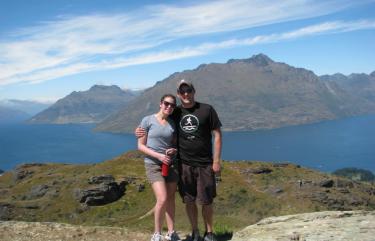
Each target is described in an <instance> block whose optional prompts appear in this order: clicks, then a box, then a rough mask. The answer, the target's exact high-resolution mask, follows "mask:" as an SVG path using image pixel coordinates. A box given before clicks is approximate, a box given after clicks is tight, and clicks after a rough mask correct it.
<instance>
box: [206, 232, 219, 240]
mask: <svg viewBox="0 0 375 241" xmlns="http://www.w3.org/2000/svg"><path fill="white" fill-rule="evenodd" d="M203 240H204V241H217V240H216V237H215V235H214V234H213V233H211V232H210V233H206V234H205V235H204V239H203Z"/></svg>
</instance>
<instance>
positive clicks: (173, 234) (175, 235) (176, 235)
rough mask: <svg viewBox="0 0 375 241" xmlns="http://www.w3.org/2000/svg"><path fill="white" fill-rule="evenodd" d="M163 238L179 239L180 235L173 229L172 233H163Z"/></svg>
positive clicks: (176, 240)
mask: <svg viewBox="0 0 375 241" xmlns="http://www.w3.org/2000/svg"><path fill="white" fill-rule="evenodd" d="M165 240H170V241H181V239H180V237H179V236H178V234H177V233H176V231H173V232H172V233H167V235H165Z"/></svg>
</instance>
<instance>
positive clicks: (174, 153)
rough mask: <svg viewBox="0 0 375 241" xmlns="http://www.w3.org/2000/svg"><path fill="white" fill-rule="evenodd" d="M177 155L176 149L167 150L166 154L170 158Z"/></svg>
mask: <svg viewBox="0 0 375 241" xmlns="http://www.w3.org/2000/svg"><path fill="white" fill-rule="evenodd" d="M176 153H177V149H176V148H168V149H167V150H165V154H166V155H168V156H170V157H172V156H174V155H176Z"/></svg>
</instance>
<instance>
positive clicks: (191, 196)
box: [178, 163, 216, 205]
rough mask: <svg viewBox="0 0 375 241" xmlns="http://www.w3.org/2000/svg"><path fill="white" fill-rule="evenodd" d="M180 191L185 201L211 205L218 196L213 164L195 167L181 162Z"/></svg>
mask: <svg viewBox="0 0 375 241" xmlns="http://www.w3.org/2000/svg"><path fill="white" fill-rule="evenodd" d="M180 165H181V166H180V182H179V188H178V189H179V192H180V195H181V198H182V201H183V202H184V203H191V202H195V201H197V202H198V204H200V205H209V204H211V203H212V202H213V200H214V197H216V183H215V173H214V171H213V170H212V165H208V166H206V167H193V166H189V165H186V164H183V163H181V164H180Z"/></svg>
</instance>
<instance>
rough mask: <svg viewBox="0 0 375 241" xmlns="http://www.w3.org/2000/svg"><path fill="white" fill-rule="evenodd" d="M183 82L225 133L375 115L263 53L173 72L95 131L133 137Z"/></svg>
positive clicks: (359, 101)
mask: <svg viewBox="0 0 375 241" xmlns="http://www.w3.org/2000/svg"><path fill="white" fill-rule="evenodd" d="M181 79H186V80H191V81H192V82H193V83H194V85H195V87H196V90H197V91H196V100H198V101H201V102H206V103H210V104H212V105H213V106H214V107H215V108H216V110H217V112H218V114H219V116H220V118H221V120H222V123H223V128H224V129H225V130H232V131H237V130H254V129H271V128H277V127H282V126H288V125H299V124H305V123H312V122H317V121H322V120H329V119H337V118H342V117H347V116H354V115H360V114H365V113H374V112H375V102H372V101H369V100H366V99H363V98H360V97H358V96H357V95H353V94H351V92H349V91H348V90H345V89H344V88H342V87H340V85H339V84H337V83H336V82H332V81H323V80H320V78H319V77H318V76H316V75H315V74H314V73H313V72H312V71H309V70H306V69H302V68H295V67H292V66H289V65H287V64H285V63H279V62H275V61H273V60H272V59H270V58H269V57H268V56H266V55H263V54H259V55H254V56H253V57H251V58H249V59H238V60H229V61H228V62H227V63H224V64H217V63H212V64H207V65H201V66H199V67H198V68H196V69H194V70H186V71H183V72H179V73H174V74H172V75H171V76H169V77H168V78H166V79H164V80H162V81H160V82H158V83H157V84H155V85H154V86H153V87H151V88H149V89H147V90H146V91H145V92H144V93H143V94H142V95H140V96H138V97H137V98H135V99H134V100H133V101H132V102H130V104H129V105H128V106H126V107H124V108H123V109H121V110H120V111H119V112H117V113H114V114H112V115H110V116H109V117H108V118H106V119H105V120H104V121H103V122H101V123H99V124H98V126H97V128H96V129H97V130H99V131H110V132H132V131H133V130H134V128H135V127H136V126H137V125H138V123H139V121H140V120H141V119H142V117H143V116H145V115H148V114H151V113H152V112H155V111H156V110H157V108H158V103H159V98H160V96H162V95H163V94H164V93H167V92H170V93H176V83H177V82H178V81H180V80H181Z"/></svg>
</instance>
